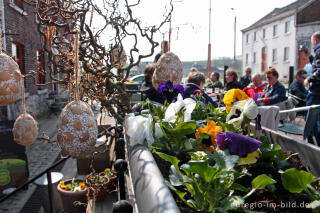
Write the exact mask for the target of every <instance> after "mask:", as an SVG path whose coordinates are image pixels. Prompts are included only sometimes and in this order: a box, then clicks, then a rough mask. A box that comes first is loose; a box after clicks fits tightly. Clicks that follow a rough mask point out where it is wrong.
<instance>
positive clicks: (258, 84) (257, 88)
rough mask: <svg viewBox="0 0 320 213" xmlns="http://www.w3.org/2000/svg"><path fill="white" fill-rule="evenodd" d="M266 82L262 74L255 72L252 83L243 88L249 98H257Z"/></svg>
mask: <svg viewBox="0 0 320 213" xmlns="http://www.w3.org/2000/svg"><path fill="white" fill-rule="evenodd" d="M265 86H266V84H265V83H264V82H262V77H261V75H260V74H254V75H253V77H252V83H250V84H249V85H248V86H247V87H245V88H244V89H243V91H244V92H245V93H246V94H247V95H248V97H249V98H252V99H255V94H258V95H259V96H260V95H261V93H262V91H263V89H264V88H265Z"/></svg>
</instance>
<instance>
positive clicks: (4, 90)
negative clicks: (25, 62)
mask: <svg viewBox="0 0 320 213" xmlns="http://www.w3.org/2000/svg"><path fill="white" fill-rule="evenodd" d="M20 94H21V73H20V70H19V66H18V64H17V63H16V62H15V61H14V60H13V59H12V58H11V57H9V56H8V55H6V54H4V53H0V106H5V105H8V104H13V103H14V102H16V101H17V100H18V99H19V98H20Z"/></svg>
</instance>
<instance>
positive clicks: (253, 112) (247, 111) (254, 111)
mask: <svg viewBox="0 0 320 213" xmlns="http://www.w3.org/2000/svg"><path fill="white" fill-rule="evenodd" d="M245 102H246V104H245V105H244V108H243V114H244V116H245V117H247V118H249V119H250V120H253V119H255V118H256V117H257V116H258V113H259V110H258V106H257V104H256V103H255V101H254V100H253V99H251V98H248V99H246V100H245Z"/></svg>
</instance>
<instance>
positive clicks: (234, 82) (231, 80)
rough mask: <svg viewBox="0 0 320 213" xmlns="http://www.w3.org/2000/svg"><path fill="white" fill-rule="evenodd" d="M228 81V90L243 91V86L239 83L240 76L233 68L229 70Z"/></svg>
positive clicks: (226, 87) (226, 86) (227, 72)
mask: <svg viewBox="0 0 320 213" xmlns="http://www.w3.org/2000/svg"><path fill="white" fill-rule="evenodd" d="M226 80H227V83H226V85H225V87H224V88H225V89H226V90H231V89H241V85H240V83H239V82H238V74H237V72H236V71H235V70H234V69H232V68H229V69H227V71H226Z"/></svg>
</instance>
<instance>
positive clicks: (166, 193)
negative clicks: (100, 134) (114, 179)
mask: <svg viewBox="0 0 320 213" xmlns="http://www.w3.org/2000/svg"><path fill="white" fill-rule="evenodd" d="M126 149H127V150H126V151H127V160H128V163H129V168H128V169H129V175H130V176H129V177H130V179H131V183H130V184H132V188H133V191H134V192H133V194H134V196H135V198H133V199H131V201H135V204H134V206H135V212H136V213H138V212H140V213H144V212H148V213H180V210H179V208H178V207H177V205H176V202H175V200H174V198H173V197H172V195H171V192H170V190H169V188H168V187H167V185H166V183H165V182H164V179H163V177H162V174H161V172H160V170H159V168H158V166H157V164H156V162H155V160H154V158H153V156H152V154H151V152H150V151H149V149H148V148H147V147H145V146H142V145H136V146H134V147H131V146H130V139H129V137H128V136H126Z"/></svg>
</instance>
